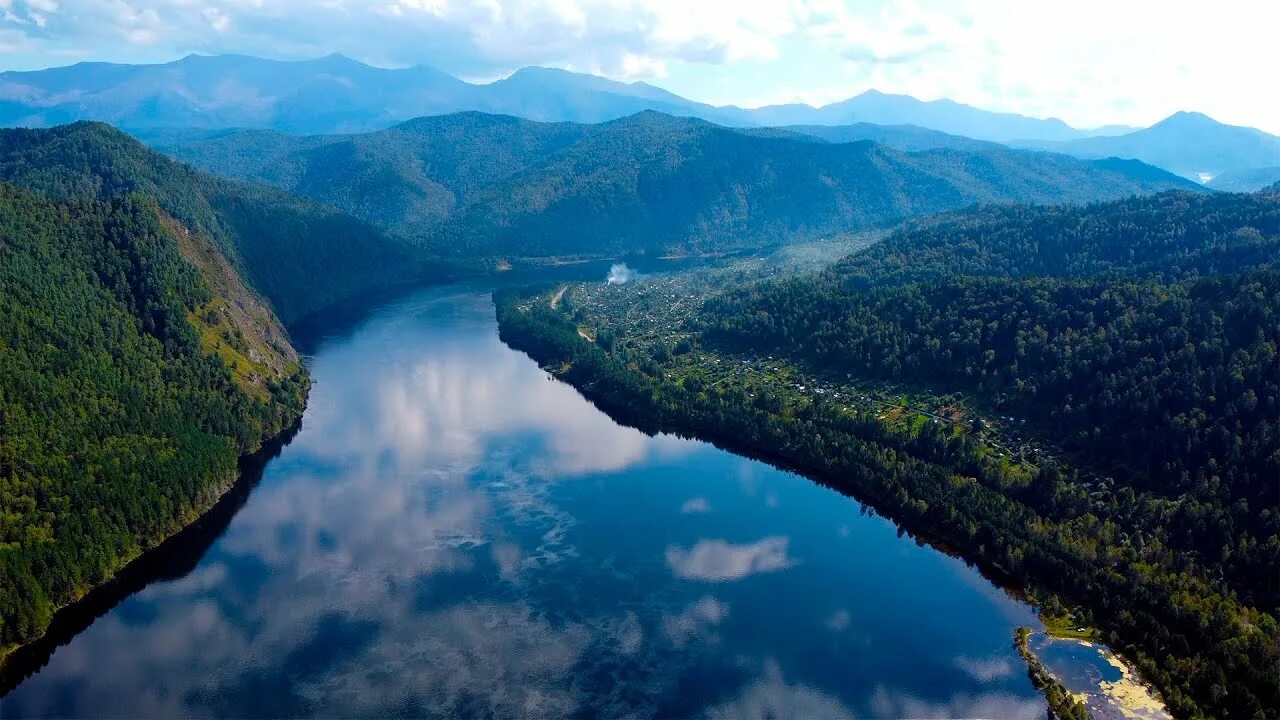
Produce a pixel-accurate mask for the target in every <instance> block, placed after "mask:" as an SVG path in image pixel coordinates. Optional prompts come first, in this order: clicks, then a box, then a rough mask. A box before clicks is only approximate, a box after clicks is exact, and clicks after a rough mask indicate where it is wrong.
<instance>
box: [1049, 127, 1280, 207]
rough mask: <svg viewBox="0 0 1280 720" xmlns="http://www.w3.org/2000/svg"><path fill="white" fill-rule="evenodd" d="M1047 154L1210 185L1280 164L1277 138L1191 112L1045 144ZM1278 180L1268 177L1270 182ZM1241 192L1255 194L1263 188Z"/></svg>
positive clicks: (1246, 188)
mask: <svg viewBox="0 0 1280 720" xmlns="http://www.w3.org/2000/svg"><path fill="white" fill-rule="evenodd" d="M1039 147H1042V148H1044V149H1046V150H1055V151H1057V152H1065V153H1070V154H1071V155H1075V156H1077V157H1111V156H1118V157H1129V158H1136V159H1138V160H1141V161H1143V162H1146V163H1150V164H1152V165H1157V166H1159V167H1162V168H1164V169H1166V170H1169V171H1171V172H1175V173H1177V174H1179V175H1182V176H1183V177H1189V178H1193V179H1195V178H1198V179H1202V180H1206V181H1211V180H1212V179H1213V178H1215V177H1217V176H1218V175H1221V174H1223V173H1228V174H1234V173H1239V172H1241V171H1244V170H1259V169H1263V168H1274V167H1275V166H1277V165H1280V137H1276V136H1275V135H1268V134H1267V133H1264V132H1262V131H1261V130H1255V129H1254V128H1248V127H1239V126H1235V125H1224V124H1222V123H1220V122H1218V121H1216V120H1214V119H1213V118H1211V117H1209V116H1207V115H1203V114H1201V113H1195V112H1180V113H1176V114H1174V115H1171V116H1169V117H1168V118H1165V119H1164V120H1162V121H1160V122H1158V123H1156V124H1155V125H1152V126H1151V127H1149V128H1146V129H1144V130H1137V131H1134V132H1131V133H1128V134H1125V135H1119V136H1116V137H1091V138H1079V139H1076V140H1070V141H1068V142H1064V143H1043V144H1040V145H1039ZM1276 177H1280V175H1276V176H1272V177H1271V179H1272V180H1274V179H1275V178H1276ZM1263 179H1264V178H1259V182H1258V184H1257V185H1252V186H1248V187H1241V188H1240V189H1243V190H1256V189H1258V188H1259V187H1262V186H1263V185H1266V184H1268V183H1267V182H1262V180H1263Z"/></svg>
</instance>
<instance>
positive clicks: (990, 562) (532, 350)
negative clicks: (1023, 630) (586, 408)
mask: <svg viewBox="0 0 1280 720" xmlns="http://www.w3.org/2000/svg"><path fill="white" fill-rule="evenodd" d="M495 299H497V298H495ZM511 310H512V312H514V313H516V314H522V311H520V310H518V309H516V307H515V305H514V304H513V305H512V307H511ZM502 315H503V314H502V307H501V301H500V300H499V338H500V339H501V340H502V341H503V342H504V343H505V344H506V345H507V346H508V347H510V348H512V349H513V350H516V351H518V352H521V353H523V354H525V355H527V356H528V357H530V358H531V359H533V360H534V361H535V362H537V363H538V364H539V365H540V366H541V367H543V369H544V371H546V372H547V373H548V374H550V375H552V376H553V377H555V378H556V379H557V380H559V381H561V382H564V383H565V384H567V385H569V386H570V387H572V388H573V389H574V390H575V391H576V392H577V393H578V394H579V395H581V396H582V397H583V398H584V399H586V400H587V401H588V402H590V403H591V404H592V405H594V406H595V407H596V408H598V409H599V410H600V411H601V412H604V413H605V414H606V415H608V416H609V417H610V418H611V419H612V420H613V421H614V422H617V423H618V424H620V425H623V426H626V427H631V428H634V429H637V430H640V431H641V432H644V433H646V434H649V435H655V434H658V433H663V434H671V435H674V436H677V437H682V438H687V439H693V440H698V441H701V442H705V443H708V444H710V445H713V446H714V447H717V448H719V449H722V450H725V451H728V452H731V453H734V454H736V455H739V456H741V457H745V458H748V459H752V460H757V461H760V462H764V463H767V464H769V465H771V466H773V467H775V468H778V469H780V470H783V471H786V472H790V473H793V474H796V475H799V476H801V477H804V478H806V479H808V480H810V481H812V482H815V483H817V484H819V485H823V486H825V487H827V488H830V489H832V490H833V491H835V492H838V493H840V494H841V495H844V496H846V497H849V498H850V499H853V500H854V501H855V502H858V503H860V504H862V505H864V506H865V507H867V508H870V509H871V510H872V511H873V512H874V513H875V514H878V515H880V516H881V517H884V518H886V519H888V520H889V521H890V522H892V523H894V525H896V526H897V527H898V528H899V529H900V531H901V532H904V533H906V534H908V535H910V536H911V537H912V539H913V540H915V542H916V543H917V544H919V545H928V546H929V547H930V548H932V549H934V550H935V551H937V552H940V553H942V554H944V555H947V556H949V557H953V558H956V559H958V560H961V561H963V562H964V563H966V564H967V565H969V566H970V567H973V568H975V569H977V570H978V572H979V573H980V574H981V575H982V576H983V577H984V578H985V579H987V580H988V581H989V582H991V583H992V584H993V585H995V586H996V587H997V588H999V589H1000V590H1002V591H1004V592H1005V593H1007V594H1008V595H1010V596H1011V597H1013V598H1015V599H1017V600H1019V601H1022V602H1025V603H1026V604H1028V605H1029V606H1031V608H1032V609H1034V610H1035V611H1036V612H1037V615H1039V616H1040V619H1041V623H1042V624H1045V621H1044V617H1043V615H1042V613H1041V610H1042V608H1041V606H1040V604H1039V603H1038V602H1037V601H1036V600H1035V595H1036V593H1037V592H1038V591H1040V590H1043V591H1047V592H1052V590H1051V589H1048V588H1043V589H1041V588H1037V587H1035V586H1034V585H1033V584H1031V583H1026V582H1022V581H1020V580H1019V579H1018V578H1017V577H1016V576H1015V575H1014V574H1013V573H1012V572H1010V571H1009V570H1008V569H1007V568H1005V567H1003V566H1001V565H1000V563H999V562H997V561H996V560H995V559H993V558H991V557H989V556H987V555H984V554H982V553H981V552H977V553H969V554H967V553H966V552H965V551H963V550H962V546H963V543H962V542H959V541H957V540H955V539H953V538H952V537H950V536H949V535H948V534H947V533H946V532H945V531H944V530H942V529H939V528H937V527H935V526H932V525H928V524H925V523H920V522H914V521H913V519H912V518H909V517H904V516H902V515H901V514H900V513H897V512H890V511H889V508H890V507H893V503H892V502H891V500H892V498H889V497H880V496H879V495H878V493H877V489H876V488H873V487H869V486H861V487H860V486H857V485H856V484H855V483H850V482H849V480H848V477H847V473H843V472H842V471H841V469H840V468H836V467H830V468H823V467H809V466H807V465H806V464H805V463H804V462H803V461H800V460H795V459H791V458H789V457H787V456H786V454H785V453H784V452H783V451H781V450H778V449H776V448H773V447H769V446H757V445H752V444H750V443H748V442H746V441H745V440H744V438H742V437H739V436H738V435H736V434H735V433H733V432H732V429H731V428H728V427H727V426H726V427H716V426H698V427H693V426H692V425H691V422H692V421H691V419H690V418H681V419H675V420H673V419H672V418H666V417H662V416H661V413H658V412H654V411H649V410H643V409H639V408H636V407H634V406H632V405H629V403H628V400H627V398H625V397H613V396H612V395H611V394H610V390H609V388H607V387H602V386H606V385H608V384H609V381H610V378H609V377H606V376H594V375H592V371H591V370H587V371H586V372H585V373H583V375H584V376H581V377H575V376H574V375H575V372H574V370H576V368H574V367H573V364H572V363H570V362H568V361H567V360H566V358H562V357H552V356H553V355H555V352H556V350H565V348H555V349H550V348H549V347H548V343H549V344H550V345H552V346H554V345H555V344H556V340H555V339H549V338H547V337H540V338H529V337H526V336H525V332H526V331H527V328H517V327H512V326H508V325H507V324H506V323H504V322H503V318H502ZM575 329H576V328H575ZM578 335H579V338H581V334H580V333H579V334H578ZM579 342H581V341H580V340H579ZM542 355H546V357H542ZM552 367H554V368H555V369H552ZM1091 630H1093V629H1092V628H1091ZM1045 632H1046V633H1048V632H1049V627H1048V625H1047V624H1045ZM1093 632H1096V630H1093ZM1093 642H1095V643H1097V644H1098V645H1101V646H1102V647H1104V648H1106V649H1107V650H1108V651H1109V652H1110V653H1112V654H1113V655H1114V656H1115V657H1117V658H1119V659H1120V661H1121V662H1123V663H1125V665H1126V666H1128V667H1129V668H1130V670H1131V672H1132V674H1133V675H1134V677H1136V678H1137V679H1138V681H1139V684H1141V685H1143V686H1145V687H1146V688H1148V689H1151V690H1153V691H1152V692H1151V695H1152V696H1153V697H1154V698H1156V699H1157V702H1159V704H1160V706H1161V709H1162V710H1163V711H1164V713H1165V714H1164V717H1166V718H1167V717H1171V713H1169V712H1168V709H1167V706H1166V705H1165V704H1164V701H1163V700H1162V699H1160V698H1161V696H1162V694H1161V693H1160V692H1159V691H1158V690H1155V688H1156V686H1155V685H1154V684H1153V683H1151V682H1150V681H1148V680H1146V679H1145V678H1142V677H1141V675H1140V674H1139V673H1138V671H1137V670H1136V668H1137V665H1136V664H1135V663H1133V662H1132V661H1130V660H1128V659H1127V658H1124V656H1123V655H1121V652H1120V650H1118V649H1116V648H1113V647H1111V646H1110V645H1108V644H1107V643H1106V642H1105V641H1103V640H1102V639H1101V638H1098V637H1095V638H1094V639H1093Z"/></svg>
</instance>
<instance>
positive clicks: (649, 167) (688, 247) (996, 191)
mask: <svg viewBox="0 0 1280 720" xmlns="http://www.w3.org/2000/svg"><path fill="white" fill-rule="evenodd" d="M151 141H152V142H153V143H154V144H155V146H156V147H158V148H160V149H162V150H164V151H166V152H171V153H173V154H175V155H176V156H177V157H179V158H181V159H183V160H187V161H190V162H193V163H195V164H196V165H198V166H201V167H204V168H206V169H208V170H210V171H212V172H217V173H222V174H226V175H228V176H231V177H237V178H242V179H251V180H259V181H264V182H268V183H272V184H274V185H277V186H279V187H282V188H284V189H286V190H289V191H291V192H296V193H300V194H304V195H307V196H309V197H312V198H316V199H319V200H321V201H323V202H326V203H330V204H332V205H334V206H336V207H338V208H340V209H342V210H344V211H346V212H348V213H351V214H353V215H356V216H358V217H361V218H363V219H365V220H368V221H370V222H372V223H376V224H378V225H380V226H381V227H384V228H389V229H392V230H395V231H398V232H401V233H404V234H412V235H416V236H418V237H420V238H421V239H422V241H423V242H424V243H425V245H426V246H427V247H428V248H430V249H431V250H433V251H435V252H440V253H445V252H452V253H457V254H462V255H481V256H487V257H521V256H559V255H593V256H607V255H617V254H621V253H626V252H641V251H643V252H657V253H673V252H675V253H702V252H718V251H724V250H734V249H743V248H758V247H761V246H766V245H771V244H776V243H779V242H784V241H787V240H789V239H792V238H795V237H807V236H816V235H820V234H823V233H830V232H836V231H847V230H854V229H859V228H866V227H869V226H875V225H880V224H883V223H889V222H894V221H897V220H900V219H902V218H904V217H908V216H911V215H917V214H922V213H930V212H937V211H941V210H949V209H956V208H960V207H963V206H965V205H968V204H972V203H975V202H995V201H1005V200H1018V201H1023V202H1064V201H1088V200H1097V199H1105V198H1115V197H1123V196H1127V195H1131V194H1134V193H1145V192H1154V191H1157V190H1162V189H1168V188H1175V187H1187V188H1190V187H1194V185H1193V184H1192V183H1190V182H1188V181H1185V180H1182V179H1179V178H1177V177H1175V176H1172V175H1170V174H1168V173H1165V172H1163V171H1160V170H1157V169H1155V168H1152V167H1150V166H1146V165H1143V164H1141V163H1137V162H1117V161H1113V160H1111V161H1082V160H1078V159H1074V158H1070V157H1066V156H1062V155H1052V154H1047V153H1031V152H1025V151H1015V150H1009V149H1007V148H1002V147H999V146H995V145H991V146H989V147H981V148H980V149H979V148H974V149H965V150H957V149H935V150H929V151H924V152H917V153H907V152H901V151H898V150H892V149H889V148H886V147H883V146H880V145H876V144H873V143H870V142H851V143H823V142H817V141H815V140H814V139H813V138H811V137H804V136H798V135H796V134H794V133H792V132H790V131H784V132H779V131H775V132H769V133H766V132H761V131H741V130H735V129H732V128H725V127H721V126H717V125H712V124H710V123H706V122H703V121H699V120H691V119H687V118H675V117H671V116H668V115H663V114H661V113H656V112H645V113H640V114H638V115H633V116H630V117H627V118H623V119H620V120H617V121H613V122H609V123H603V124H599V125H574V124H565V123H556V124H543V123H533V122H529V121H522V120H517V119H515V118H509V117H502V116H489V115H482V114H478V113H464V114H460V115H453V116H444V117H434V118H421V119H419V120H415V121H412V122H410V123H405V124H404V125H401V126H398V127H396V128H392V129H390V130H386V131H382V132H378V133H372V134H369V135H358V136H331V137H307V138H297V137H292V136H287V135H282V134H273V133H266V132H261V131H241V132H228V133H216V134H213V135H209V136H203V137H201V136H198V135H196V136H193V134H191V133H178V134H158V135H154V136H152V137H151Z"/></svg>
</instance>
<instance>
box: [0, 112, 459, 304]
mask: <svg viewBox="0 0 1280 720" xmlns="http://www.w3.org/2000/svg"><path fill="white" fill-rule="evenodd" d="M0 180H3V181H5V182H9V183H12V184H15V185H20V186H23V187H27V188H30V189H32V190H33V191H35V192H37V193H40V194H42V195H44V196H46V197H49V198H50V199H53V200H55V201H59V202H75V201H85V200H92V199H109V198H116V197H121V196H124V195H127V194H129V193H139V194H141V195H145V196H148V197H151V198H153V199H155V201H156V203H157V204H158V205H159V206H160V207H161V208H162V209H164V210H165V212H167V213H168V214H170V215H172V216H173V217H174V218H176V219H177V220H178V221H180V222H182V223H183V224H184V225H185V226H187V227H188V228H190V229H192V230H193V231H196V232H201V233H206V234H208V235H209V236H210V237H211V238H213V240H214V242H215V243H216V244H217V245H218V247H219V249H220V250H221V251H222V252H223V253H224V254H225V255H226V256H227V257H228V258H230V259H231V260H232V262H233V263H234V264H235V265H236V267H237V268H238V269H239V271H240V272H241V273H242V274H243V275H244V276H245V277H246V279H248V280H249V282H250V283H251V284H252V285H253V286H254V287H255V288H257V289H258V290H259V291H260V292H262V293H263V294H264V295H265V296H266V297H267V299H268V300H270V301H271V304H272V306H273V307H274V309H275V311H276V313H277V314H278V315H279V317H280V318H281V319H282V320H284V321H285V322H286V323H288V322H292V321H293V320H295V319H297V318H299V317H302V316H304V315H306V314H308V313H311V312H314V311H316V310H320V309H323V308H325V307H327V306H329V305H332V304H334V303H335V302H339V301H341V300H344V299H347V298H350V297H353V296H356V295H360V294H363V293H366V292H370V291H374V290H378V289H382V288H385V287H388V286H391V285H394V284H397V283H403V282H410V281H414V280H421V279H424V278H439V277H441V276H444V275H447V274H449V273H450V272H451V271H452V269H451V268H449V267H447V266H443V265H441V264H438V263H431V262H429V261H427V260H424V259H423V258H422V257H421V254H420V253H419V252H417V251H416V250H415V249H414V248H413V247H412V246H411V245H410V244H409V243H408V242H406V241H404V240H402V239H399V238H396V237H394V236H391V235H388V234H387V233H385V232H383V231H381V230H378V229H377V228H375V227H373V226H372V225H370V224H368V223H366V222H363V221H360V220H357V219H356V218H354V217H351V216H349V215H345V214H343V213H341V212H339V211H337V210H334V209H333V208H331V207H328V206H325V205H321V204H319V203H316V202H314V201H310V200H306V199H303V198H298V197H294V196H290V195H289V194H287V193H284V192H281V191H279V190H276V189H273V188H269V187H264V186H254V185H249V184H245V183H238V182H233V181H229V180H225V179H221V178H217V177H214V176H212V175H208V174H206V173H202V172H199V171H197V170H194V169H193V168H191V167H190V166H187V165H184V164H182V163H180V162H175V161H174V160H172V159H170V158H168V157H165V156H163V155H161V154H159V153H157V152H154V151H152V150H149V149H147V148H146V147H145V146H143V145H142V144H141V143H139V142H138V141H136V140H134V139H133V138H131V137H129V136H128V135H125V134H124V133H122V132H120V131H119V130H116V129H114V128H112V127H110V126H109V125H104V124H102V123H88V122H82V123H75V124H72V125H64V126H60V127H55V128H50V129H47V130H0Z"/></svg>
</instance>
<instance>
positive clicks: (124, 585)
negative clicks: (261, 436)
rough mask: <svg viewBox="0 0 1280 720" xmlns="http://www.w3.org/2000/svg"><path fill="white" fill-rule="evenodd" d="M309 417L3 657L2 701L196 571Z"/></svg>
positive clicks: (243, 461) (265, 445)
mask: <svg viewBox="0 0 1280 720" xmlns="http://www.w3.org/2000/svg"><path fill="white" fill-rule="evenodd" d="M305 411H306V405H305V400H304V404H303V412H301V413H299V415H298V417H297V418H295V419H294V421H293V422H292V423H291V424H289V425H288V426H287V427H285V428H284V429H283V430H281V431H280V432H278V433H276V434H274V435H272V436H270V437H268V438H266V439H265V440H264V441H263V442H262V443H261V445H260V446H259V447H258V449H256V450H254V451H252V452H250V453H246V454H244V455H241V456H240V457H239V458H238V459H237V462H236V472H235V476H234V477H233V478H232V479H231V481H230V482H229V483H227V484H226V486H225V487H224V488H222V489H221V490H220V491H219V492H217V494H216V495H214V496H213V498H212V502H210V503H209V504H208V505H207V506H206V507H204V508H203V509H201V510H199V511H198V512H196V513H195V516H194V517H193V518H192V519H190V520H188V521H185V522H183V523H182V524H181V526H180V527H178V528H177V529H176V530H175V531H173V532H172V533H169V534H168V535H165V536H164V537H163V538H160V539H159V540H158V541H156V542H155V544H153V545H151V546H150V547H147V548H146V549H144V550H142V551H141V552H139V553H138V554H137V555H135V556H134V557H133V558H130V559H129V560H128V561H127V562H125V563H124V564H122V565H121V566H120V567H119V568H118V569H117V570H116V571H115V572H114V573H112V574H111V575H110V577H108V578H106V579H105V580H103V581H102V582H100V583H98V584H96V585H94V586H93V587H92V588H90V589H89V590H88V592H86V593H85V594H84V595H82V596H80V597H79V598H76V599H75V600H72V601H71V602H69V603H67V604H65V605H62V606H60V607H59V608H58V609H57V610H55V611H54V613H53V619H52V620H50V622H49V625H48V626H47V627H46V628H45V629H44V632H43V633H41V634H40V635H39V637H36V638H34V639H32V640H30V641H29V642H25V643H23V644H21V645H15V646H12V647H10V648H8V649H6V650H3V651H0V697H4V696H6V695H8V694H9V692H10V691H12V690H13V689H14V688H16V687H17V686H18V685H20V684H21V683H22V682H23V681H25V680H26V679H27V678H29V677H31V676H32V675H34V674H35V673H36V672H38V671H39V670H40V669H42V668H43V667H44V666H45V665H46V664H47V663H48V661H49V658H50V657H52V655H53V653H54V651H56V650H57V649H58V648H60V647H61V646H63V645H65V644H67V643H68V642H70V641H71V640H72V639H73V638H75V636H76V635H79V634H80V633H81V632H83V631H84V630H85V629H86V628H88V627H89V626H90V625H91V624H93V622H94V621H95V620H97V619H98V618H99V617H101V616H103V615H105V614H106V613H107V612H109V611H110V610H112V609H113V608H115V606H117V605H119V604H120V603H121V602H122V601H124V600H125V599H127V598H128V597H129V596H131V595H133V594H134V593H136V592H138V591H139V590H142V589H143V588H145V587H146V586H147V585H150V584H151V583H152V582H155V581H159V580H176V579H178V578H181V577H183V576H185V575H186V574H187V573H189V572H190V571H191V570H192V569H194V568H195V563H196V562H198V561H199V558H200V557H201V556H203V555H204V552H205V551H206V550H207V549H208V548H209V546H210V545H212V544H213V542H214V541H216V540H217V539H218V538H219V537H221V536H222V533H223V532H224V531H225V530H226V528H227V526H228V525H229V524H230V522H231V519H232V518H233V517H234V516H235V514H236V513H237V512H238V511H239V510H240V508H241V507H243V506H244V504H245V502H246V501H247V500H248V499H249V496H250V494H251V493H252V492H253V490H254V488H256V487H257V485H258V483H259V481H261V479H262V473H263V470H264V469H265V467H266V465H267V464H268V463H269V462H270V461H271V460H273V459H275V458H276V457H278V456H279V455H280V453H281V452H282V451H283V450H284V448H285V447H286V446H287V445H288V444H289V443H290V442H292V441H293V438H294V437H295V436H296V435H297V434H298V432H299V430H301V428H302V418H303V415H304V414H305Z"/></svg>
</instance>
